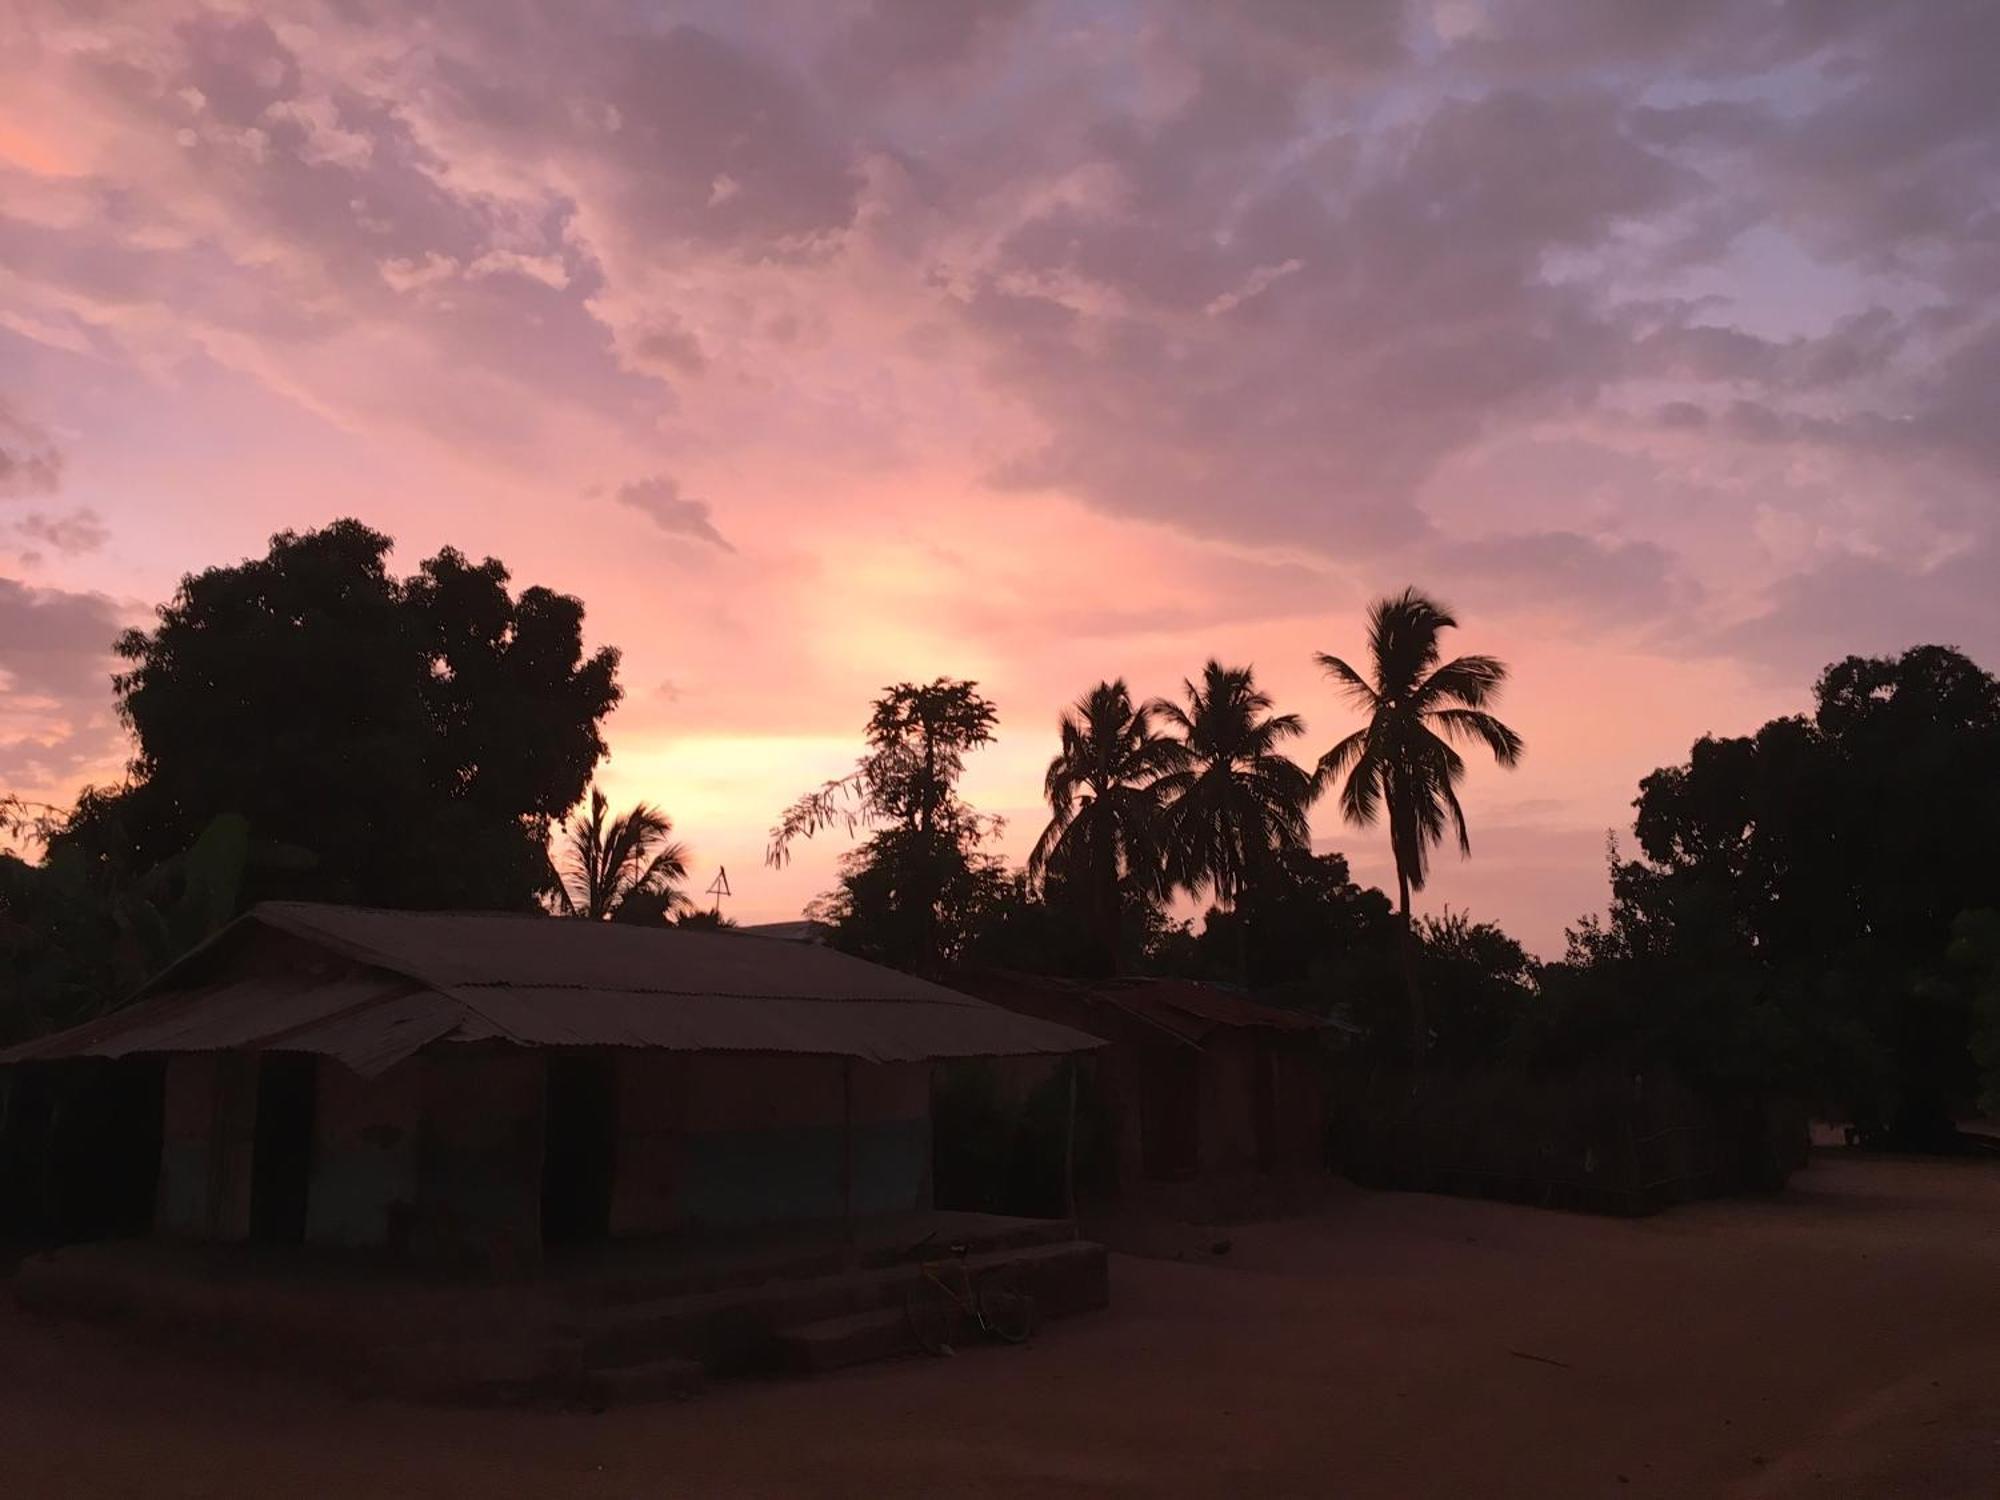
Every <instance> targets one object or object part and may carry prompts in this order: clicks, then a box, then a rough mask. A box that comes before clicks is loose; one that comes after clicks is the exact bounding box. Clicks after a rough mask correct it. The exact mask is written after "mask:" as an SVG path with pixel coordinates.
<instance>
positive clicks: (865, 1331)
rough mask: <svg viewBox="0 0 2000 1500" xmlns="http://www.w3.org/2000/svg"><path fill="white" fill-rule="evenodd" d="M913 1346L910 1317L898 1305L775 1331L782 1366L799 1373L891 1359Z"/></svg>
mask: <svg viewBox="0 0 2000 1500" xmlns="http://www.w3.org/2000/svg"><path fill="white" fill-rule="evenodd" d="M916 1347H917V1340H916V1336H915V1335H914V1334H912V1333H911V1331H910V1320H909V1317H908V1315H907V1314H906V1313H905V1312H904V1310H903V1309H902V1308H900V1307H883V1308H877V1309H875V1310H874V1311H872V1312H859V1313H849V1314H848V1315H847V1316H846V1317H844V1318H822V1319H821V1320H820V1321H819V1322H817V1323H806V1324H804V1325H802V1326H800V1327H798V1328H787V1329H785V1330H784V1331H783V1332H782V1333H780V1334H779V1335H778V1348H779V1349H780V1350H781V1351H782V1353H783V1357H784V1362H785V1368H786V1369H788V1370H790V1371H792V1372H793V1373H795V1374H800V1375H817V1374H821V1373H823V1372H824V1371H827V1370H844V1369H846V1368H847V1367H848V1366H849V1365H861V1364H867V1363H868V1362H869V1361H870V1360H876V1359H894V1358H895V1357H896V1356H897V1355H899V1354H911V1353H914V1352H915V1351H916Z"/></svg>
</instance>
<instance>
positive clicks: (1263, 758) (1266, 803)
mask: <svg viewBox="0 0 2000 1500" xmlns="http://www.w3.org/2000/svg"><path fill="white" fill-rule="evenodd" d="M1182 687H1183V690H1184V692H1185V695H1186V698H1185V701H1184V702H1182V703H1175V702H1172V701H1171V700H1168V699H1159V700H1156V701H1155V702H1154V703H1153V705H1152V711H1153V713H1154V714H1155V715H1156V716H1157V717H1158V718H1159V719H1160V721H1161V722H1162V723H1163V724H1165V725H1166V727H1167V728H1168V729H1169V730H1171V731H1172V732H1173V735H1174V738H1172V739H1171V740H1170V741H1169V746H1170V750H1169V757H1170V759H1169V765H1168V769H1167V770H1166V771H1165V772H1163V773H1162V775H1161V776H1160V778H1159V780H1158V781H1157V782H1155V783H1154V786H1155V787H1156V788H1157V790H1158V793H1159V795H1160V797H1161V798H1162V800H1163V801H1164V803H1165V813H1164V815H1163V816H1162V819H1161V827H1160V842H1161V848H1162V851H1163V857H1164V865H1163V868H1164V870H1165V872H1166V877H1167V879H1168V880H1169V881H1170V882H1171V883H1172V884H1174V885H1176V886H1179V887H1181V888H1183V889H1185V890H1186V891H1188V892H1189V893H1190V894H1198V893H1199V892H1201V891H1203V890H1208V891H1210V892H1211V893H1212V894H1213V895H1214V897H1215V899H1216V901H1217V902H1218V903H1220V904H1221V905H1222V906H1223V907H1224V908H1230V907H1233V906H1234V905H1235V904H1236V901H1237V899H1238V898H1239V897H1240V896H1241V895H1242V893H1243V891H1244V889H1245V888H1246V887H1247V886H1248V885H1250V884H1251V883H1252V882H1254V881H1255V880H1257V879H1258V878H1259V877H1260V876H1262V875H1264V874H1266V873H1267V872H1268V871H1270V870H1271V869H1272V868H1273V865H1274V861H1275V857H1276V855H1277V854H1278V853H1280V852H1281V851H1285V850H1303V849H1305V848H1306V847H1307V845H1308V842H1309V839H1310V832H1309V830H1308V828H1307V826H1306V813H1307V810H1308V809H1309V808H1310V807H1311V805H1312V799H1313V790H1314V788H1313V781H1312V778H1311V777H1310V776H1308V775H1307V774H1306V772H1305V771H1304V770H1303V769H1302V768H1301V767H1300V766H1299V765H1298V764H1297V763H1296V762H1295V761H1292V760H1291V759H1289V758H1288V757H1287V756H1286V755H1285V754H1284V753H1283V751H1282V749H1281V748H1280V747H1281V746H1283V745H1284V744H1285V743H1286V741H1288V740H1294V739H1297V738H1298V737H1299V736H1300V735H1302V734H1304V733H1305V725H1304V724H1303V723H1302V722H1301V721H1300V719H1299V717H1298V715H1296V714H1273V713H1272V712H1271V707H1272V704H1271V696H1270V694H1268V693H1266V692H1264V691H1263V689H1261V688H1259V687H1258V686H1257V684H1256V681H1255V679H1254V678H1253V676H1252V675H1251V670H1250V668H1248V667H1225V666H1223V665H1222V664H1221V663H1220V662H1216V661H1210V662H1209V663H1208V665H1207V666H1206V667H1205V668H1204V669H1203V671H1202V677H1201V681H1200V682H1192V681H1190V682H1185V683H1183V684H1182Z"/></svg>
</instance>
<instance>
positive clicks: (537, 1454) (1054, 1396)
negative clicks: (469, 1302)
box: [0, 1157, 2000, 1500]
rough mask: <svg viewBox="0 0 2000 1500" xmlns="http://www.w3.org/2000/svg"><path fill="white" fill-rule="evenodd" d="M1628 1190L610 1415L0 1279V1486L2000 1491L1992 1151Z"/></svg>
mask: <svg viewBox="0 0 2000 1500" xmlns="http://www.w3.org/2000/svg"><path fill="white" fill-rule="evenodd" d="M1795 1184H1796V1185H1795V1186H1794V1187H1793V1188H1792V1189H1791V1190H1790V1191H1789V1192H1787V1193H1786V1194H1785V1195H1784V1196H1783V1197H1782V1198H1779V1199H1776V1200H1770V1201H1752V1202H1740V1203H1728V1204H1714V1205H1704V1206H1699V1207H1694V1208H1687V1209H1681V1210H1678V1211H1676V1212H1674V1213H1671V1214H1668V1215H1665V1216H1663V1217H1661V1218H1658V1219H1653V1220H1648V1221H1645V1222H1640V1223H1625V1222H1617V1221H1611V1220H1603V1219H1590V1218H1583V1217H1578V1216H1571V1215H1563V1214H1547V1213H1540V1212H1537V1211H1534V1210H1530V1209H1521V1208H1513V1207H1506V1206H1501V1205H1496V1204H1484V1203H1470V1202H1462V1201H1457V1200H1452V1199H1444V1198H1426V1197H1418V1196H1411V1195H1397V1194H1379V1195H1378V1194H1364V1193H1360V1192H1343V1193H1340V1194H1338V1195H1337V1196H1336V1197H1335V1198H1334V1199H1333V1200H1332V1202H1331V1203H1330V1204H1329V1206H1328V1207H1327V1208H1326V1209H1325V1210H1324V1211H1323V1212H1320V1213H1318V1214H1315V1215H1314V1216H1312V1217H1310V1218H1307V1219H1302V1220H1294V1221H1291V1222H1288V1223H1282V1224H1272V1225H1264V1226H1258V1227H1253V1228H1249V1229H1237V1230H1232V1231H1228V1236H1229V1241H1230V1245H1229V1250H1228V1253H1227V1254H1225V1255H1221V1256H1217V1255H1214V1254H1212V1253H1210V1251H1209V1249H1208V1245H1209V1242H1210V1241H1211V1240H1212V1239H1213V1236H1203V1237H1200V1238H1196V1237H1195V1236H1194V1235H1192V1234H1191V1233H1190V1234H1189V1235H1188V1236H1187V1238H1186V1239H1185V1241H1176V1239H1175V1237H1174V1236H1172V1235H1160V1234H1156V1235H1154V1236H1153V1238H1152V1242H1151V1245H1150V1247H1149V1248H1152V1249H1154V1250H1171V1249H1172V1248H1174V1246H1175V1244H1176V1243H1184V1244H1185V1245H1186V1246H1187V1247H1188V1248H1189V1252H1190V1256H1189V1258H1188V1259H1187V1260H1184V1261H1174V1260H1160V1259H1152V1258H1146V1259H1141V1258H1137V1257H1132V1256H1120V1257H1117V1258H1116V1259H1115V1260H1114V1263H1113V1267H1112V1299H1113V1305H1112V1310H1111V1311H1110V1312H1108V1313H1099V1314H1094V1315H1091V1316H1088V1317H1084V1318H1079V1319H1077V1320H1075V1321H1073V1322H1069V1323H1065V1324H1059V1325H1056V1326H1054V1327H1052V1328H1051V1329H1049V1330H1048V1331H1047V1332H1046V1333H1045V1334H1044V1335H1042V1336H1041V1337H1039V1338H1038V1339H1037V1341H1036V1342H1035V1343H1034V1344H1033V1345H1032V1346H1030V1347H1028V1348H1024V1349H999V1348H996V1349H978V1350H974V1351H971V1352H968V1353H966V1354H963V1355H961V1356H959V1357H958V1358H956V1359H952V1360H948V1361H928V1360H925V1361H910V1362H905V1363H900V1364H894V1365H884V1366H877V1367H874V1368H872V1369H864V1370H860V1371H857V1372H853V1373H850V1374H847V1375H843V1376H835V1377H830V1378H822V1379H819V1380H815V1381H802V1382H785V1383H773V1384H765V1385H740V1386H735V1387H727V1386H725V1387H723V1388H721V1389H720V1390H718V1391H716V1392H714V1393H713V1394H711V1395H709V1396H708V1397H706V1398H705V1399H703V1400H701V1401H698V1402H695V1403H692V1404H689V1405H678V1406H677V1405H665V1406H650V1407H637V1408H629V1409H625V1410H620V1411H613V1412H610V1413H607V1414H604V1415H602V1416H589V1415H584V1414H560V1413H544V1412H495V1411H486V1412H480V1411H441V1410H426V1409H420V1408H413V1407H403V1406H397V1405H392V1404H389V1403H386V1402H375V1401H355V1400H351V1399H347V1398H344V1397H337V1396H329V1395H326V1394H323V1393H320V1392H318V1391H315V1390H314V1389H312V1388H310V1387H308V1386H304V1385H293V1384H290V1383H287V1382H284V1381H273V1380H271V1379H269V1378H264V1377H256V1376H249V1375H245V1374H243V1373H240V1372H236V1371H231V1370H227V1369H222V1368H217V1367H214V1366H193V1367H190V1366H189V1365H187V1364H185V1363H182V1362H180V1361H176V1360H174V1359H170V1358H168V1357H166V1356H164V1355H161V1354H158V1353H154V1352H151V1351H143V1350H136V1349H133V1348H130V1347H128V1346H126V1345H125V1344H123V1343H121V1342H120V1341H119V1340H118V1339H116V1338H115V1337H114V1336H112V1335H111V1334H110V1333H108V1332H106V1331H103V1330H100V1329H96V1328H78V1327H74V1326H69V1325H62V1324H55V1323H48V1322H43V1321H40V1320H37V1319H31V1318H27V1317H24V1316H23V1315H21V1314H19V1313H17V1312H15V1311H13V1310H12V1309H11V1307H9V1308H4V1309H0V1495H4V1496H15V1495H18V1496H22V1497H37V1500H43V1497H47V1500H54V1497H61V1496H84V1495H87V1496H126V1495H130V1496H146V1497H149V1500H152V1497H162V1500H164V1497H177V1496H213V1497H221V1496H278V1495H282V1496H311V1495H355V1496H368V1497H371V1500H392V1497H401V1496H449V1497H452V1500H486V1497H500V1496H535V1497H549V1500H567V1497H573V1496H593V1497H595V1496H617V1497H639V1496H645V1497H654V1496H682V1495H685V1496H701V1497H710V1496H744V1495H882V1496H933V1495H966V1494H991V1495H1013V1494H1030V1493H1033V1494H1037V1495H1156V1494H1256V1495H1316V1496H1318V1495H1329V1496H1345V1497H1372V1496H1452V1497H1461V1496H1474V1495H1477V1496H1535V1497H1538V1500H1540V1497H1552V1496H1570V1495H1585V1496H1588V1495H1607V1496H1620V1497H1637V1496H1674V1497H1683V1496H1705V1495H1729V1496H1765V1497H1791V1496H1798V1497H1813V1500H1821V1497H1843V1496H1844V1497H1864V1496H1865V1497H1869V1500H1878V1497H1890V1496H1909V1497H1912V1500H1918V1497H1921V1500H1960V1497H1963V1500H1975V1497H1976V1500H1992V1497H1994V1496H2000V1166H1996V1165H1993V1164H1950V1165H1939V1164H1924V1163H1912V1162H1902V1161H1887V1160H1860V1159H1847V1160H1843V1159H1839V1158H1837V1157H1836V1158H1829V1157H1822V1158H1821V1159H1820V1160H1819V1161H1818V1162H1817V1163H1816V1164H1815V1165H1814V1166H1813V1167H1812V1168H1811V1170H1809V1171H1808V1172H1806V1173H1803V1174H1802V1175H1801V1176H1799V1177H1798V1178H1797V1179H1795Z"/></svg>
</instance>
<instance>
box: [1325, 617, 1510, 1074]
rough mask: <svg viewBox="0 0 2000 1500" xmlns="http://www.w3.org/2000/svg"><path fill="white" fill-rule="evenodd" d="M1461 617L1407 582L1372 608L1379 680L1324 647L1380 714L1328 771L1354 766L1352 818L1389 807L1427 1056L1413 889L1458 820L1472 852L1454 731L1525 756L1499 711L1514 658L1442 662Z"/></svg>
mask: <svg viewBox="0 0 2000 1500" xmlns="http://www.w3.org/2000/svg"><path fill="white" fill-rule="evenodd" d="M1457 625H1458V621H1457V620H1455V619H1453V618H1452V616H1451V612H1450V611H1449V610H1447V609H1446V608H1445V607H1444V606H1443V605H1441V604H1439V603H1438V602H1437V601H1436V600H1434V599H1431V598H1428V597H1426V596H1425V595H1423V594H1420V593H1418V592H1417V591H1416V590H1415V589H1413V588H1411V589H1404V590H1403V592H1402V593H1401V594H1399V595H1397V596H1396V597H1394V598H1392V599H1378V600H1376V601H1375V603H1374V605H1373V606H1372V607H1371V608H1370V609H1369V611H1368V652H1369V656H1370V657H1371V658H1372V670H1373V679H1374V680H1373V681H1370V680H1369V679H1368V678H1366V677H1363V676H1362V675H1361V674H1360V673H1359V672H1357V671H1355V670H1354V668H1353V667H1351V666H1349V665H1348V664H1347V663H1346V662H1344V661H1342V660H1341V659H1340V658H1339V657H1337V656H1328V655H1327V654H1326V653H1324V652H1320V653H1318V655H1317V658H1316V659H1317V660H1318V662H1319V664H1320V665H1321V666H1322V667H1324V668H1325V669H1326V673H1327V675H1328V676H1329V677H1331V678H1333V680H1334V681H1336V682H1338V683H1339V684H1340V685H1341V687H1342V688H1343V689H1344V690H1345V691H1346V693H1347V696H1348V699H1349V700H1350V701H1351V702H1353V703H1354V704H1355V705H1356V706H1357V707H1359V708H1360V709H1361V710H1362V711H1363V712H1365V713H1366V714H1367V715H1368V723H1367V724H1366V725H1364V726H1363V727H1362V728H1360V729H1357V730H1355V731H1354V733H1352V734H1350V735H1348V736H1347V738H1346V739H1344V740H1342V741H1341V742H1340V743H1339V744H1337V745H1335V746H1334V747H1333V748H1332V749H1331V750H1329V751H1327V752H1326V754H1325V755H1322V756H1321V757H1320V760H1319V769H1318V772H1317V776H1318V779H1319V780H1320V782H1321V783H1322V784H1331V783H1334V782H1337V781H1338V780H1339V779H1340V777H1341V776H1342V774H1343V773H1344V774H1345V775H1346V777H1347V784H1346V785H1345V786H1344V787H1342V788H1341V793H1340V809H1341V812H1342V813H1343V814H1344V815H1345V816H1346V818H1347V821H1348V822H1350V823H1353V824H1355V825H1356V826H1357V827H1363V828H1366V827H1369V826H1371V825H1372V824H1373V823H1374V822H1375V820H1376V818H1378V817H1379V816H1381V814H1382V812H1383V809H1385V808H1386V809H1387V810H1388V816H1389V848H1390V852H1391V853H1392V854H1393V855H1394V856H1395V860H1396V889H1397V896H1398V901H1397V910H1398V911H1399V912H1400V913H1401V915H1402V919H1403V920H1402V950H1403V981H1404V984H1405V985H1406V986H1407V988H1408V990H1409V994H1410V1026H1411V1046H1412V1052H1413V1055H1414V1056H1415V1057H1417V1058H1418V1059H1421V1058H1422V1056H1423V1053H1424V1046H1425V1042H1426V1040H1427V1037H1426V1025H1425V1020H1424V1005H1423V996H1422V994H1421V993H1420V990H1419V986H1418V984H1417V971H1416V959H1415V937H1414V931H1413V929H1412V927H1411V925H1410V892H1412V891H1420V890H1422V889H1423V888H1424V880H1425V878H1426V877H1427V875H1428V874H1429V871H1430V851H1431V849H1432V848H1433V847H1434V846H1435V845H1437V844H1439V843H1442V842H1443V841H1444V836H1445V833H1446V831H1447V828H1449V829H1450V830H1451V831H1454V832H1456V834H1457V836H1458V849H1459V854H1460V855H1461V857H1463V856H1467V855H1470V854H1471V853H1472V839H1471V836H1470V835H1469V834H1468V833H1467V832H1466V828H1465V809H1464V808H1463V807H1461V806H1460V805H1459V801H1458V786H1459V783H1460V782H1461V781H1463V780H1464V779H1465V761H1464V759H1463V758H1462V757H1461V756H1460V755H1459V753H1458V752H1457V751H1456V750H1454V749H1453V748H1452V746H1451V743H1450V742H1451V741H1453V740H1457V741H1460V742H1461V743H1477V744H1483V745H1485V746H1486V748H1487V749H1488V750H1490V751H1491V752H1492V753H1493V758H1494V759H1495V760H1496V761H1498V762H1499V763H1500V764H1501V765H1503V766H1513V765H1516V764H1517V763H1519V761H1520V759H1521V750H1522V741H1521V737H1520V736H1519V735H1518V734H1516V733H1514V731H1513V730H1511V729H1509V728H1508V727H1507V726H1506V725H1505V724H1503V723H1501V722H1500V721H1499V720H1498V719H1496V718H1495V717H1494V716H1493V715H1492V714H1490V713H1488V712H1487V711H1486V710H1487V706H1488V705H1489V704H1491V703H1492V702H1493V701H1494V700H1495V699H1496V698H1497V697H1498V696H1499V694H1500V688H1501V685H1502V684H1503V683H1505V682H1506V680H1507V667H1506V664H1505V663H1503V662H1501V661H1499V660H1498V659H1497V658H1494V657H1491V656H1460V657H1455V658H1454V659H1452V660H1451V661H1448V662H1446V663H1444V664H1443V665H1442V666H1440V665H1438V658H1439V657H1440V656H1441V655H1442V653H1441V652H1440V651H1439V649H1438V636H1439V634H1440V633H1441V632H1443V631H1446V630H1450V629H1454V628H1456V626H1457Z"/></svg>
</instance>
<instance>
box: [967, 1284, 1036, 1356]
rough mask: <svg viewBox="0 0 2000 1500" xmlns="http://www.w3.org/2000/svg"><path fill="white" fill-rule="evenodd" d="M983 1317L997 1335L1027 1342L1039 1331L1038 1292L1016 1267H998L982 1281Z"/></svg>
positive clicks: (989, 1329)
mask: <svg viewBox="0 0 2000 1500" xmlns="http://www.w3.org/2000/svg"><path fill="white" fill-rule="evenodd" d="M979 1321H980V1322H981V1323H983V1324H984V1325H985V1327H986V1331H987V1332H988V1333H990V1334H992V1335H993V1337H994V1338H996V1339H999V1340H1001V1341H1002V1342H1003V1343H1008V1344H1025V1343H1027V1341H1028V1340H1029V1339H1030V1338H1031V1337H1033V1335H1034V1332H1035V1321H1036V1308H1035V1296H1034V1293H1032V1292H1030V1291H1028V1290H1027V1289H1026V1287H1025V1286H1023V1285H1022V1281H1021V1278H1020V1276H1018V1275H1017V1274H1015V1273H1014V1272H1012V1271H996V1272H995V1273H994V1274H993V1275H991V1276H988V1277H987V1278H986V1279H985V1280H984V1281H982V1282H980V1283H979Z"/></svg>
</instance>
